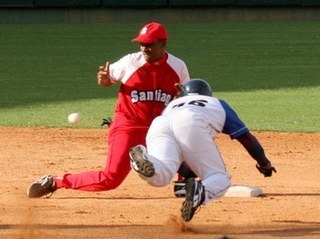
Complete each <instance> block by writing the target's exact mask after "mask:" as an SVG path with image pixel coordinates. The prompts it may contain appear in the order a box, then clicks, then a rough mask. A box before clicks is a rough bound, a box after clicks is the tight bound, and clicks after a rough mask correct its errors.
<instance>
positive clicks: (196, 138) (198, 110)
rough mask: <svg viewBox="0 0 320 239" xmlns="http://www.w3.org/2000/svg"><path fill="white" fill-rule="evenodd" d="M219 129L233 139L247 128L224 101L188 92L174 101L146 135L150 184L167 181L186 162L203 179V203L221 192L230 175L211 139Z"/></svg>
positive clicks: (216, 196) (158, 184)
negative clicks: (150, 175)
mask: <svg viewBox="0 0 320 239" xmlns="http://www.w3.org/2000/svg"><path fill="white" fill-rule="evenodd" d="M220 132H223V133H226V134H229V135H230V136H231V137H232V138H236V137H238V136H240V135H242V134H244V133H246V132H248V128H247V127H246V126H245V125H244V123H243V122H242V121H241V120H240V119H239V117H238V116H237V114H236V113H235V111H233V110H232V108H231V107H230V106H229V105H228V104H227V103H226V102H224V101H222V100H219V99H217V98H214V97H210V96H203V95H191V96H184V97H181V98H178V99H175V100H173V101H172V102H171V103H169V105H168V106H167V107H166V109H165V110H164V111H163V113H162V115H161V116H159V117H157V118H156V119H155V120H154V121H153V122H152V124H151V127H150V129H149V131H148V134H147V149H148V158H149V160H150V161H151V162H152V163H153V164H154V166H155V175H154V176H153V177H151V178H149V179H146V181H148V183H149V184H151V185H153V186H164V185H167V184H169V183H170V181H171V180H172V178H173V177H174V176H175V174H176V172H177V170H178V168H179V166H180V164H181V163H182V162H183V161H185V162H186V163H187V164H188V165H189V166H190V168H191V169H192V170H193V171H194V172H195V173H196V174H197V175H198V176H199V177H200V178H201V179H202V183H203V185H204V186H205V189H206V200H205V203H207V202H209V201H210V200H211V199H214V198H218V197H221V196H223V195H224V193H225V191H226V190H227V189H228V187H229V186H230V177H229V175H228V174H227V172H226V168H225V165H224V162H223V159H222V158H221V155H220V153H219V150H218V148H217V145H216V144H215V142H214V140H213V138H214V137H215V136H216V135H217V134H218V133H220Z"/></svg>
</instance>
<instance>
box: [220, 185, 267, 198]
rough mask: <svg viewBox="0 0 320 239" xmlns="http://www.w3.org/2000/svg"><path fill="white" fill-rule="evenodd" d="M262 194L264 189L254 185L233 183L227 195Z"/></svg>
mask: <svg viewBox="0 0 320 239" xmlns="http://www.w3.org/2000/svg"><path fill="white" fill-rule="evenodd" d="M261 195H262V189H261V188H259V187H254V186H246V185H232V186H231V187H230V188H229V189H228V190H227V192H226V193H225V195H224V196H225V197H258V196H261Z"/></svg>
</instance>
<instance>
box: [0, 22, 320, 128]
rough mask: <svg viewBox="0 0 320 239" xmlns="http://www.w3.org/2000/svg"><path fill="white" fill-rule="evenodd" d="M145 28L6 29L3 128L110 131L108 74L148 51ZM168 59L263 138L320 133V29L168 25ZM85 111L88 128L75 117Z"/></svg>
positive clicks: (1, 41)
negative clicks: (103, 73)
mask: <svg viewBox="0 0 320 239" xmlns="http://www.w3.org/2000/svg"><path fill="white" fill-rule="evenodd" d="M139 27H140V25H139V24H122V25H121V24H108V25H94V24H92V25H87V24H78V25H71V24H54V25H49V24H44V25H35V24H29V25H0V31H1V37H0V52H1V54H0V125H9V126H46V127H85V128H96V127H100V123H101V119H102V118H103V117H106V116H112V114H113V108H114V103H115V100H116V96H117V91H118V86H113V87H110V88H102V87H99V86H97V84H96V73H97V69H98V66H99V65H101V64H104V62H105V61H106V60H110V61H115V60H117V59H118V58H120V57H121V56H123V55H125V54H127V53H128V52H134V51H137V50H138V45H136V44H132V43H131V42H130V39H131V38H133V37H134V36H135V35H136V32H137V29H139ZM167 27H168V29H169V32H170V40H169V42H168V50H169V51H170V52H172V53H173V54H175V55H177V56H178V57H180V58H182V59H184V60H185V62H186V63H187V65H188V67H189V70H190V74H191V77H200V78H204V79H207V80H208V81H210V83H211V84H212V86H213V89H214V92H215V93H214V95H216V96H218V97H221V98H224V99H226V100H227V101H228V102H229V103H230V104H231V105H232V106H233V107H234V108H235V109H236V110H237V112H238V113H239V115H240V116H241V118H242V119H243V120H244V121H245V122H246V123H247V124H248V126H249V127H250V128H251V129H254V130H273V131H297V132H320V114H319V108H320V79H319V76H320V67H319V66H320V57H319V56H320V35H319V29H320V22H281V23H280V22H274V23H272V22H268V23H263V22H260V23H224V24H223V23H219V24H168V25H167ZM77 111H79V112H81V113H82V115H83V121H82V123H81V125H78V126H70V125H69V124H68V122H67V120H66V119H67V115H68V114H69V113H71V112H77Z"/></svg>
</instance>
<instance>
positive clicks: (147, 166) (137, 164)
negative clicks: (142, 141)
mask: <svg viewBox="0 0 320 239" xmlns="http://www.w3.org/2000/svg"><path fill="white" fill-rule="evenodd" d="M129 156H130V159H131V168H132V169H134V170H135V171H136V172H138V173H139V174H141V175H143V176H145V177H148V178H149V177H152V176H153V175H154V173H155V170H154V166H153V164H152V163H151V162H150V161H149V160H148V156H147V149H146V147H144V146H143V145H137V146H135V147H132V148H131V149H130V153H129Z"/></svg>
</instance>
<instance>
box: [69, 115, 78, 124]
mask: <svg viewBox="0 0 320 239" xmlns="http://www.w3.org/2000/svg"><path fill="white" fill-rule="evenodd" d="M68 121H69V123H71V124H75V123H79V122H80V121H81V115H80V114H79V113H71V114H69V116H68Z"/></svg>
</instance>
